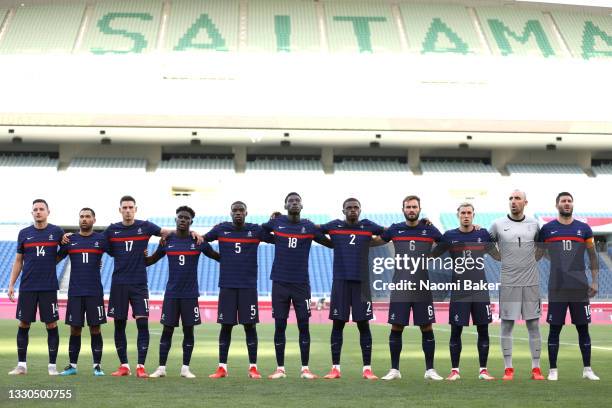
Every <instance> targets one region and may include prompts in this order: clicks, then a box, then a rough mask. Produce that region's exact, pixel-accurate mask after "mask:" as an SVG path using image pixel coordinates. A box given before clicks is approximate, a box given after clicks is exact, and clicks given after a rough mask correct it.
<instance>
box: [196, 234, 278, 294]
mask: <svg viewBox="0 0 612 408" xmlns="http://www.w3.org/2000/svg"><path fill="white" fill-rule="evenodd" d="M204 239H205V240H206V241H219V255H220V256H221V261H220V264H221V265H220V267H219V287H220V288H257V248H258V247H259V243H260V242H261V241H270V239H271V236H270V234H268V233H267V232H265V231H264V230H263V228H261V226H259V225H257V224H250V223H245V224H244V225H243V226H242V228H240V229H238V228H236V226H235V225H234V224H233V223H231V222H222V223H221V224H218V225H216V226H215V227H214V228H213V229H211V230H210V231H208V232H207V233H206V235H205V236H204Z"/></svg>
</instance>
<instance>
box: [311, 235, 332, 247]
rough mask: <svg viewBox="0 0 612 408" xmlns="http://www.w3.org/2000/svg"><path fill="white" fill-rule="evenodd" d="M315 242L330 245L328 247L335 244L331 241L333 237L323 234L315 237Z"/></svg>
mask: <svg viewBox="0 0 612 408" xmlns="http://www.w3.org/2000/svg"><path fill="white" fill-rule="evenodd" d="M315 242H318V243H319V244H321V245H323V246H325V247H328V248H333V247H334V244H333V243H332V242H331V239H329V238H327V236H325V235H323V236H321V237H319V238H316V239H315Z"/></svg>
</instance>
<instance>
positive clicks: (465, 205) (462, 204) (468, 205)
mask: <svg viewBox="0 0 612 408" xmlns="http://www.w3.org/2000/svg"><path fill="white" fill-rule="evenodd" d="M463 207H470V208H471V209H472V212H474V211H475V210H474V205H473V204H472V203H468V202H467V201H465V202H463V203H461V204H459V207H457V212H459V210H461V208H463Z"/></svg>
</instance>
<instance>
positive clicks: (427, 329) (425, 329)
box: [420, 323, 433, 333]
mask: <svg viewBox="0 0 612 408" xmlns="http://www.w3.org/2000/svg"><path fill="white" fill-rule="evenodd" d="M420 327H421V332H423V333H425V332H430V331H433V325H432V324H431V323H430V324H424V325H422V326H420Z"/></svg>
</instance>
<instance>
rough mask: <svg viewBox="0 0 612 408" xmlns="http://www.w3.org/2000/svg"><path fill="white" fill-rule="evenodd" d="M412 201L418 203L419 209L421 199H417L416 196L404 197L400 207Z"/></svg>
mask: <svg viewBox="0 0 612 408" xmlns="http://www.w3.org/2000/svg"><path fill="white" fill-rule="evenodd" d="M412 200H417V202H418V203H419V207H421V199H420V198H419V196H416V195H409V196H406V197H404V200H403V201H402V207H403V206H404V205H405V204H406V203H407V202H408V201H412Z"/></svg>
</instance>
